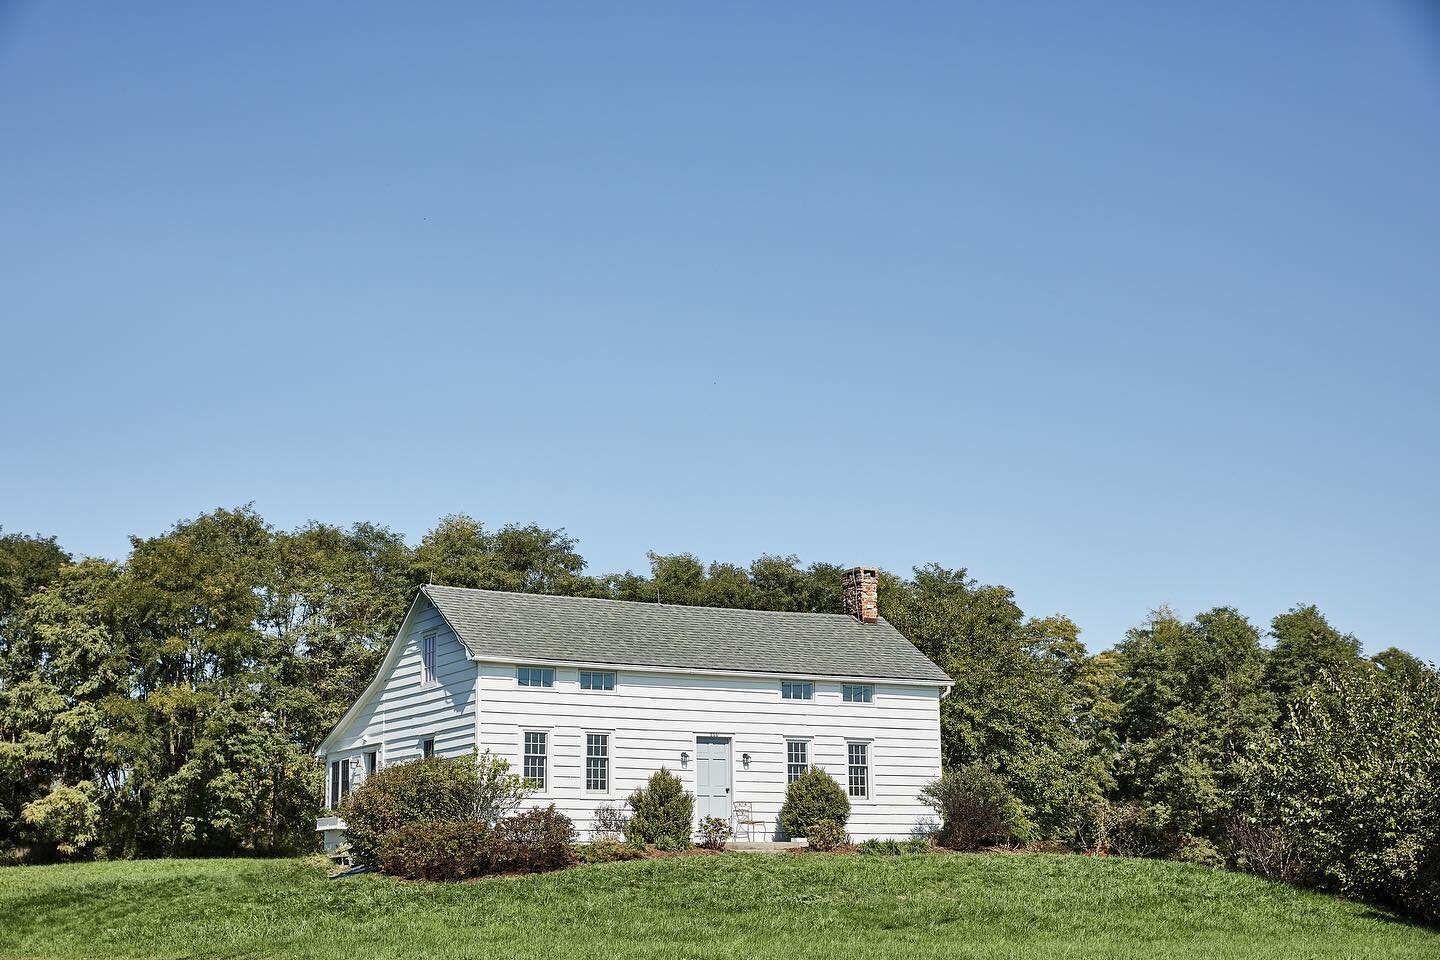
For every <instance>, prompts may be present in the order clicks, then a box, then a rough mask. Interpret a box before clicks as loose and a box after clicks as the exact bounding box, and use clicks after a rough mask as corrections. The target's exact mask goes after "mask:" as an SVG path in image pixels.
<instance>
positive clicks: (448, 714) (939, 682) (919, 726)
mask: <svg viewBox="0 0 1440 960" xmlns="http://www.w3.org/2000/svg"><path fill="white" fill-rule="evenodd" d="M876 589H877V579H876V575H875V571H874V570H870V569H866V568H856V569H853V570H850V571H849V572H847V573H846V574H845V578H844V590H843V594H844V598H845V609H846V611H847V613H845V614H816V613H772V612H767V611H760V610H731V609H720V608H715V607H689V606H671V605H666V604H659V603H653V604H652V603H633V602H628V601H619V600H596V599H588V598H578V597H557V596H544V595H538V594H524V593H504V592H499V591H493V590H468V589H460V588H456V587H442V586H434V585H429V586H426V587H424V588H422V589H421V591H420V592H419V594H418V595H417V596H416V598H415V602H414V604H413V605H412V606H411V607H410V612H409V613H408V614H407V615H406V617H405V622H404V623H403V624H402V625H401V627H400V632H399V634H398V635H397V636H396V638H395V641H394V643H392V644H391V646H390V649H389V651H388V652H387V654H386V656H385V660H384V662H383V663H382V664H381V666H380V670H379V672H378V674H377V675H376V677H375V679H374V681H373V682H372V683H371V684H370V686H369V687H368V688H367V689H366V690H365V692H364V694H363V695H362V696H361V697H360V699H359V701H357V702H356V703H355V705H354V706H352V707H351V708H350V710H349V712H347V713H346V714H345V716H344V718H343V719H342V720H341V721H340V723H339V725H338V726H336V728H335V729H334V730H333V731H331V733H330V735H329V736H327V737H326V738H325V740H324V741H323V742H322V743H321V744H320V747H319V751H318V752H319V754H320V756H321V757H322V759H323V760H324V761H325V762H326V763H327V765H328V767H327V774H328V775H327V778H326V793H327V796H326V803H327V804H328V805H329V806H330V807H332V808H333V807H336V806H338V805H339V803H340V800H341V798H342V797H343V796H344V795H345V794H347V793H348V792H349V791H350V790H352V789H354V788H355V787H356V786H358V785H359V784H360V783H361V782H363V781H364V779H365V777H367V776H368V775H369V774H371V773H373V772H375V771H376V770H378V769H380V768H382V767H385V766H389V765H391V764H396V763H404V762H406V761H408V760H414V759H416V758H419V757H427V756H431V755H434V756H440V757H454V756H460V755H462V754H465V753H469V752H471V751H473V750H475V749H476V748H477V747H478V748H479V749H481V750H488V751H490V752H491V753H492V754H494V755H496V756H499V757H503V758H505V759H506V760H508V761H509V762H510V764H511V766H512V768H513V769H515V770H516V771H518V772H521V773H523V774H524V775H525V776H526V777H528V778H530V779H531V780H532V781H533V782H534V786H535V787H536V792H535V795H534V799H533V800H532V801H531V802H532V803H534V804H537V805H543V804H550V803H553V804H555V805H556V806H557V807H558V808H559V809H560V810H561V811H563V812H564V813H565V814H567V815H568V816H569V817H570V818H571V819H572V820H574V822H575V827H576V830H577V831H579V833H580V835H581V836H582V837H583V836H585V835H586V834H587V833H588V832H589V830H590V829H591V825H592V824H591V821H592V818H593V815H594V811H595V808H596V807H597V806H599V805H602V804H610V805H614V806H617V807H623V806H624V802H625V798H626V796H628V795H629V793H630V792H631V791H632V790H634V789H635V788H636V787H638V786H641V785H642V784H643V783H644V782H645V781H646V780H647V779H648V778H649V777H650V775H651V774H652V773H654V772H655V771H657V770H659V769H660V768H661V767H662V766H663V767H667V768H669V769H670V770H671V772H673V773H675V774H676V775H678V776H679V777H680V778H681V779H682V780H683V781H684V782H685V786H686V789H688V790H689V791H690V792H692V793H693V794H694V795H695V816H696V818H697V820H698V818H699V817H704V816H716V817H721V818H724V819H731V820H742V819H743V820H746V821H758V823H756V824H753V825H752V827H751V828H750V831H749V832H751V833H752V834H753V835H754V838H755V839H766V840H768V839H771V838H772V837H779V832H778V827H777V824H776V815H777V814H778V813H779V810H780V805H781V804H782V803H783V802H784V799H785V788H786V785H787V784H788V783H789V781H790V780H791V779H793V778H794V777H795V776H797V775H798V774H799V773H801V772H803V771H805V770H806V769H808V768H810V767H821V768H823V769H824V770H826V771H827V772H828V773H830V774H831V776H833V777H834V778H835V779H836V780H837V781H838V782H839V783H840V784H842V785H843V786H844V787H845V789H846V790H847V792H848V793H849V795H850V803H851V811H852V812H851V815H850V821H849V824H848V826H847V829H848V831H849V833H850V834H851V836H852V837H854V838H855V839H856V840H861V839H866V838H871V837H906V836H909V835H911V834H913V833H915V832H916V831H919V830H922V829H926V828H927V827H928V826H930V825H931V821H932V818H933V813H932V811H931V810H930V809H929V808H928V807H926V806H925V805H924V804H922V803H921V802H920V801H919V799H917V794H918V793H919V792H920V788H921V787H922V786H923V785H924V784H925V783H926V782H927V781H929V780H932V779H934V778H935V777H937V776H939V774H940V698H941V697H942V696H943V695H944V693H945V692H946V690H948V689H949V686H950V682H951V681H950V678H949V677H948V676H947V675H946V674H945V672H944V671H942V670H941V669H940V668H939V667H937V666H936V665H935V664H934V663H932V662H930V661H929V660H928V659H926V658H925V656H924V655H922V654H921V653H920V651H919V650H917V649H915V647H914V646H913V645H911V643H910V642H909V641H908V640H906V639H905V638H904V637H903V636H901V635H900V633H899V631H897V630H896V629H895V628H894V627H892V626H891V625H890V624H889V623H887V622H885V621H884V620H883V619H881V618H880V617H879V616H878V612H877V604H876V599H877V598H876ZM737 814H739V816H737ZM317 829H319V830H320V831H322V832H323V833H324V834H325V840H326V846H327V847H330V848H333V847H334V846H335V845H336V844H337V843H338V842H339V840H340V838H341V834H342V833H343V831H344V829H345V825H344V823H343V822H342V821H341V820H339V819H338V818H337V817H334V816H328V817H323V818H321V820H320V821H319V822H318V824H317ZM741 830H742V832H743V831H744V830H745V828H744V826H743V825H741Z"/></svg>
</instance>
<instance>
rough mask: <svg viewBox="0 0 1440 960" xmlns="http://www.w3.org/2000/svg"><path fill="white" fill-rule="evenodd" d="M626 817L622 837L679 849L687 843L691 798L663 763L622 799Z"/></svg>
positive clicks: (666, 848) (687, 844)
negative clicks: (627, 804) (628, 807)
mask: <svg viewBox="0 0 1440 960" xmlns="http://www.w3.org/2000/svg"><path fill="white" fill-rule="evenodd" d="M626 802H627V803H629V804H630V821H629V822H628V823H627V824H625V839H626V841H628V842H630V843H634V844H651V845H654V846H656V847H659V848H660V849H662V850H683V849H685V848H686V847H688V846H690V820H691V817H692V816H694V813H695V798H694V797H693V796H691V795H690V794H688V793H686V792H685V786H684V784H682V783H681V782H680V778H679V777H677V776H675V774H673V773H671V772H670V771H669V770H667V769H666V768H664V767H661V768H660V769H659V770H657V771H656V772H655V773H654V774H653V775H652V776H651V777H650V782H649V783H647V784H646V785H645V786H643V787H640V788H638V789H636V791H635V792H634V793H632V794H630V799H629V800H628V801H626Z"/></svg>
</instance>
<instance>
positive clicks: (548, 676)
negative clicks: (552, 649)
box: [515, 667, 555, 687]
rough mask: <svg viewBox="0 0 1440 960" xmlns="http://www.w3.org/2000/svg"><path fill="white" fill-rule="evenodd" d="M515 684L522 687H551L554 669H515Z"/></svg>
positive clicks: (553, 679)
mask: <svg viewBox="0 0 1440 960" xmlns="http://www.w3.org/2000/svg"><path fill="white" fill-rule="evenodd" d="M515 682H516V683H518V684H520V686H522V687H553V686H554V685H555V668H554V667H516V668H515Z"/></svg>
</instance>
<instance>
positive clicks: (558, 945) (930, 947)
mask: <svg viewBox="0 0 1440 960" xmlns="http://www.w3.org/2000/svg"><path fill="white" fill-rule="evenodd" d="M0 956H4V957H45V958H50V957H104V958H126V957H334V958H344V960H364V958H369V957H420V956H424V957H502V956H503V957H586V958H609V957H616V958H619V957H625V958H650V957H697V958H698V957H727V958H732V957H733V958H752V957H753V958H760V957H775V958H784V960H797V958H810V957H814V958H824V960H840V958H846V960H849V958H859V957H865V958H869V957H936V958H939V957H986V958H991V957H993V958H1002V957H1003V958H1011V957H1034V958H1049V957H1134V958H1137V960H1138V958H1144V960H1156V958H1166V957H1177V958H1178V957H1186V958H1194V957H1226V958H1231V957H1233V958H1252V957H1277V958H1278V957H1285V958H1289V960H1294V958H1306V957H1356V958H1359V957H1365V958H1385V957H1415V958H1420V957H1424V958H1427V960H1430V958H1434V957H1437V956H1440V933H1436V932H1434V931H1432V930H1428V929H1424V928H1420V927H1416V926H1412V925H1409V924H1406V923H1403V922H1399V921H1397V920H1395V919H1393V918H1391V917H1389V916H1388V915H1386V914H1383V913H1381V912H1378V911H1375V910H1372V909H1370V908H1367V907H1365V906H1363V905H1360V904H1355V903H1350V902H1347V901H1345V900H1340V899H1337V898H1334V897H1328V896H1322V895H1319V894H1313V893H1307V892H1304V891H1300V890H1294V889H1291V888H1288V887H1284V886H1280V885H1276V884H1271V883H1267V882H1265V881H1263V880H1259V879H1256V878H1254V877H1248V876H1241V875H1238V874H1232V873H1223V872H1215V871H1211V870H1207V869H1204V868H1199V867H1191V866H1186V865H1182V864H1174V863H1161V862H1156V861H1144V860H1124V859H1119V858H1115V859H1096V858H1086V857H1077V856H998V855H990V856H964V855H930V856H910V857H889V858H882V857H857V856H827V855H820V854H808V855H804V856H792V855H761V854H728V855H725V856H713V857H687V858H677V859H669V860H646V861H636V862H630V863H614V864H604V865H596V866H588V867H580V868H578V869H574V870H567V871H563V872H560V873H554V874H548V875H544V876H531V877H519V878H494V879H488V880H484V881H480V882H478V883H471V884H459V885H434V884H422V883H405V882H402V881H397V880H391V879H387V878H384V877H376V876H361V877H355V878H350V879H345V880H334V881H332V880H327V879H326V878H325V874H324V872H323V868H322V867H320V866H317V865H316V864H315V863H313V862H309V861H299V860H279V861H262V860H179V861H177V860H169V861H166V860H156V861H145V862H138V863H100V864H78V865H69V866H56V867H17V868H9V869H3V870H0Z"/></svg>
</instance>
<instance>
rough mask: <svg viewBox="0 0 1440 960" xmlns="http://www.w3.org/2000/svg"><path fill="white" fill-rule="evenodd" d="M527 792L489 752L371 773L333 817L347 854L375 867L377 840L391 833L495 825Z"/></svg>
mask: <svg viewBox="0 0 1440 960" xmlns="http://www.w3.org/2000/svg"><path fill="white" fill-rule="evenodd" d="M530 792H531V791H530V788H529V787H527V786H526V785H525V782H524V781H523V780H522V779H521V778H520V777H517V776H515V775H514V774H512V773H511V772H510V765H509V764H508V763H506V762H505V761H504V760H501V759H499V758H498V757H492V756H490V754H489V753H483V754H481V755H479V756H476V755H475V754H469V755H467V756H463V757H458V758H455V759H453V760H444V759H441V758H439V757H435V758H431V759H429V760H415V761H413V762H411V763H402V764H399V765H397V766H393V767H386V768H385V769H384V770H380V771H378V772H376V773H373V774H371V775H370V778H369V779H367V780H366V781H365V782H364V783H363V784H362V785H361V786H360V787H359V789H357V790H356V791H355V792H353V793H351V794H350V796H348V797H346V798H345V800H344V801H343V802H342V803H341V804H340V809H339V811H338V813H339V814H340V816H341V817H342V818H343V819H344V820H345V824H346V831H345V838H346V840H348V841H349V843H350V854H351V856H352V857H353V858H354V859H355V861H356V862H357V863H361V864H364V865H365V866H368V867H375V866H378V865H379V860H378V855H379V848H380V842H381V839H382V838H383V837H384V835H385V834H386V833H388V832H389V831H391V830H395V829H398V828H400V827H405V826H409V825H411V824H418V823H423V822H433V821H446V822H460V823H495V822H496V821H498V820H499V819H500V818H501V817H504V816H505V815H506V814H509V813H510V812H512V811H513V810H515V808H516V807H518V806H519V805H520V803H521V801H523V800H524V799H525V798H526V797H527V796H529V795H530Z"/></svg>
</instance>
